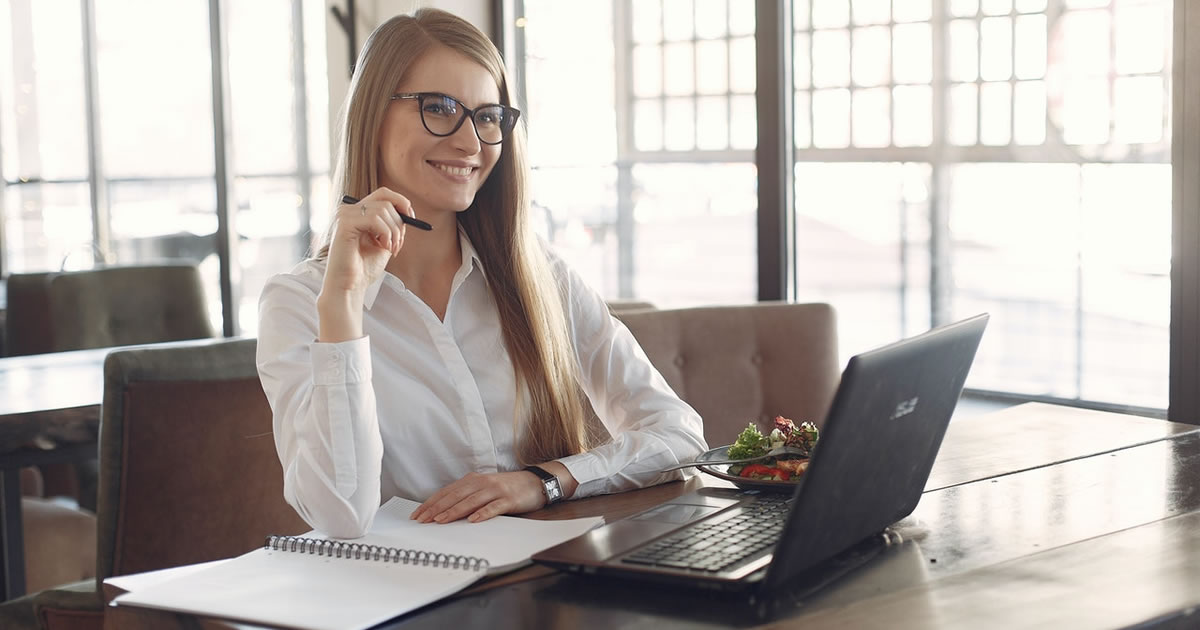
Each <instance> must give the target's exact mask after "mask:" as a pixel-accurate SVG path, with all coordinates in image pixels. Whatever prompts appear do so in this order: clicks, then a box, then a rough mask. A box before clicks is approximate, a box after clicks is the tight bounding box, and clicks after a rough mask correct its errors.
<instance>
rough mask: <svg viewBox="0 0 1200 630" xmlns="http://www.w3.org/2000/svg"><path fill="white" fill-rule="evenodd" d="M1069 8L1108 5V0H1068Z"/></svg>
mask: <svg viewBox="0 0 1200 630" xmlns="http://www.w3.org/2000/svg"><path fill="white" fill-rule="evenodd" d="M1066 5H1067V8H1068V9H1091V8H1098V7H1106V6H1108V0H1066Z"/></svg>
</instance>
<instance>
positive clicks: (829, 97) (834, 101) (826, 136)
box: [812, 90, 850, 149]
mask: <svg viewBox="0 0 1200 630" xmlns="http://www.w3.org/2000/svg"><path fill="white" fill-rule="evenodd" d="M812 107H813V145H814V146H817V147H819V148H822V149H828V148H843V147H846V146H849V144H850V90H817V91H816V92H814V93H813V105H812Z"/></svg>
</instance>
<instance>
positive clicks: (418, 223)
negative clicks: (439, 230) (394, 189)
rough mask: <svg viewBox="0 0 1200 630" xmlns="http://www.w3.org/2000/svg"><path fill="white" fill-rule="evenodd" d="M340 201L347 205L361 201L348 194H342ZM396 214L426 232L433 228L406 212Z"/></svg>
mask: <svg viewBox="0 0 1200 630" xmlns="http://www.w3.org/2000/svg"><path fill="white" fill-rule="evenodd" d="M342 203H344V204H347V205H354V204H356V203H361V202H360V201H359V200H358V199H355V198H354V197H351V196H350V195H342ZM396 214H398V215H400V220H401V221H403V222H405V223H407V224H409V225H411V226H413V227H415V228H417V229H418V230H425V231H426V232H428V231H430V230H432V229H433V226H432V225H429V224H428V223H426V222H424V221H422V220H420V219H414V218H412V217H410V216H408V215H407V214H404V213H403V212H397V213H396Z"/></svg>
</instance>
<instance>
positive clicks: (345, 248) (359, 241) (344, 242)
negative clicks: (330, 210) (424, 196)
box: [322, 188, 413, 294]
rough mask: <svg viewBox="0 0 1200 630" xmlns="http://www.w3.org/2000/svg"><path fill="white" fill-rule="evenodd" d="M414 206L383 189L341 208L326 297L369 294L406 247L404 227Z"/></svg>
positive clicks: (331, 249) (332, 243)
mask: <svg viewBox="0 0 1200 630" xmlns="http://www.w3.org/2000/svg"><path fill="white" fill-rule="evenodd" d="M400 212H403V213H405V214H407V215H409V216H413V210H412V204H411V203H409V201H408V199H407V198H406V197H405V196H404V195H401V194H400V193H397V192H393V191H391V190H388V189H387V188H379V189H377V190H375V191H374V192H372V193H371V194H369V195H367V196H366V197H363V199H362V201H359V202H358V203H356V204H353V205H350V204H343V205H341V206H338V208H337V210H336V211H335V212H334V215H333V222H334V223H333V237H332V239H330V242H329V257H328V259H327V260H326V266H325V282H324V285H323V286H322V293H358V294H361V293H362V292H364V291H366V289H367V287H369V286H371V284H372V283H373V282H375V280H377V279H378V278H379V274H381V273H383V269H384V267H386V266H387V263H388V261H389V260H391V259H392V258H393V257H394V256H396V255H397V254H399V253H400V248H401V247H403V246H404V223H403V222H401V221H400V217H399V215H398V213H400Z"/></svg>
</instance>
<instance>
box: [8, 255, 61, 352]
mask: <svg viewBox="0 0 1200 630" xmlns="http://www.w3.org/2000/svg"><path fill="white" fill-rule="evenodd" d="M52 275H54V274H52V273H14V274H10V275H9V276H8V280H7V281H6V282H5V300H6V304H5V309H4V310H5V317H4V356H9V357H16V356H24V355H27V354H41V353H43V352H50V351H51V350H50V348H51V343H50V339H51V337H52V336H53V333H52V331H51V330H50V301H49V295H47V289H48V287H49V286H50V276H52Z"/></svg>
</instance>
